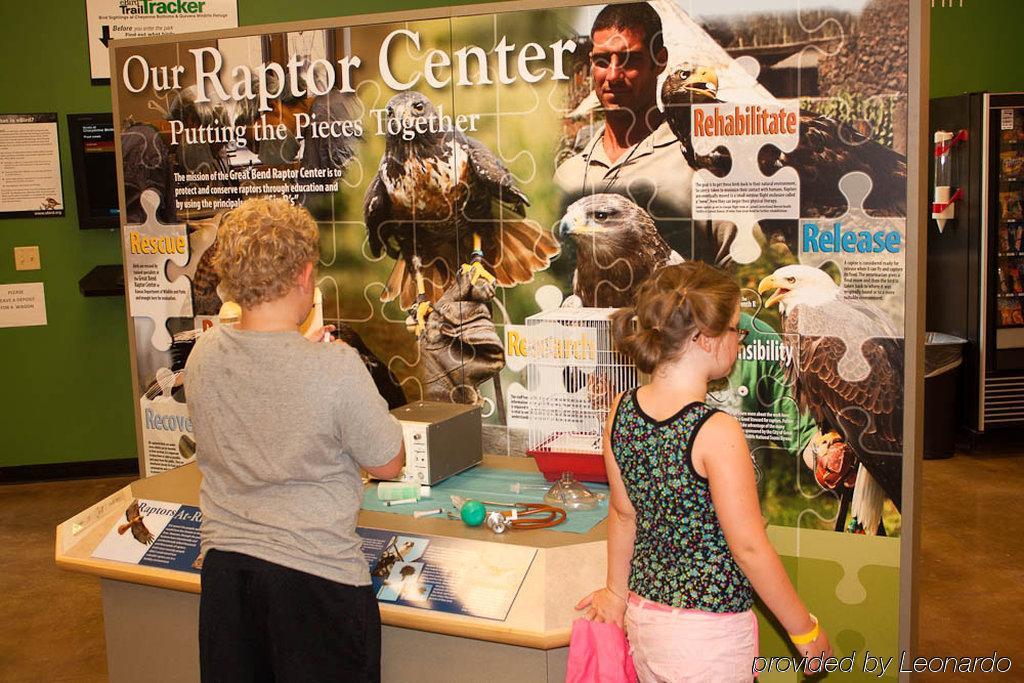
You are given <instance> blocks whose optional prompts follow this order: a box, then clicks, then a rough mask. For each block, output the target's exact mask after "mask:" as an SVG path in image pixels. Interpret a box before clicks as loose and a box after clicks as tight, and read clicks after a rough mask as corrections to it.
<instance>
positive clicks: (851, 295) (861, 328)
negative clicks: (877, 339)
mask: <svg viewBox="0 0 1024 683" xmlns="http://www.w3.org/2000/svg"><path fill="white" fill-rule="evenodd" d="M871 189H872V181H871V178H870V176H868V175H867V174H866V173H860V172H855V173H848V174H847V175H845V176H843V177H842V179H841V180H840V181H839V190H840V191H841V192H842V193H843V195H844V196H845V197H846V199H847V202H848V205H849V209H848V210H847V212H846V213H844V214H843V215H842V216H840V217H839V218H837V219H835V220H828V219H825V220H822V219H813V220H810V219H804V220H801V221H800V247H799V254H800V262H801V263H804V264H807V265H810V266H815V267H820V266H822V265H823V264H825V263H827V262H832V263H834V264H836V266H838V267H839V271H840V273H841V276H842V281H841V286H842V290H843V299H844V300H845V301H848V302H851V305H856V306H857V307H859V308H861V309H862V310H863V311H864V316H858V317H857V320H858V322H857V323H856V324H854V325H852V326H850V328H849V329H848V330H847V328H840V329H843V330H844V340H845V341H847V342H848V343H847V348H848V349H850V350H851V351H852V352H854V353H856V352H857V351H856V350H859V349H860V344H859V343H858V341H859V342H863V335H864V334H869V336H885V337H889V336H897V337H901V336H903V320H904V284H905V281H906V242H907V230H906V219H905V218H902V217H893V218H876V217H872V216H869V215H868V214H867V212H866V211H865V210H864V202H865V200H866V199H867V197H868V195H869V194H870V193H871ZM869 307H877V309H879V311H880V313H881V315H879V314H878V313H877V312H874V311H870V310H869ZM869 315H870V316H872V317H874V318H877V319H878V320H877V321H872V322H870V323H869V322H867V318H866V316H869ZM808 333H811V330H810V329H809V330H808ZM847 333H848V334H847ZM852 367H853V366H852V365H847V368H846V369H847V370H850V369H852ZM842 369H843V368H841V370H842Z"/></svg>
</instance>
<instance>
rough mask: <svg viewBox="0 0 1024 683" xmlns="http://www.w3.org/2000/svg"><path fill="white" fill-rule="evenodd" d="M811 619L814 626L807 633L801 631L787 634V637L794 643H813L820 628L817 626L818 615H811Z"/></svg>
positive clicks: (819, 632)
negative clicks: (796, 633)
mask: <svg viewBox="0 0 1024 683" xmlns="http://www.w3.org/2000/svg"><path fill="white" fill-rule="evenodd" d="M811 621H813V622H814V628H812V629H811V630H810V631H808V632H807V633H801V634H799V635H793V634H792V633H790V634H789V639H790V640H791V641H793V644H794V645H807V644H808V643H813V642H814V641H815V640H817V639H818V636H819V635H821V628H820V627H819V626H818V617H816V616H814V615H813V614H812V615H811Z"/></svg>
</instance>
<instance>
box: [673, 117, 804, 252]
mask: <svg viewBox="0 0 1024 683" xmlns="http://www.w3.org/2000/svg"><path fill="white" fill-rule="evenodd" d="M690 116H691V121H690V124H691V131H692V133H691V134H692V144H693V149H694V152H695V153H696V154H698V155H708V154H710V153H711V152H712V151H713V150H715V149H717V148H719V147H724V148H725V149H726V150H728V153H729V156H730V158H731V159H732V164H731V167H730V169H729V173H728V174H727V175H725V176H723V177H718V176H716V175H715V174H714V173H712V172H711V171H710V170H708V169H700V170H698V171H697V172H696V173H695V174H694V178H693V217H694V218H695V219H719V220H729V221H732V222H733V223H735V224H736V227H737V234H736V239H735V241H734V242H733V244H732V248H731V255H732V258H733V260H734V261H736V262H737V263H741V264H745V263H751V262H753V261H755V260H757V258H758V257H759V256H760V255H761V246H760V245H759V244H758V242H757V240H756V238H755V236H754V227H755V224H756V223H757V221H759V220H761V219H772V218H775V219H786V218H796V217H797V216H799V215H800V182H799V180H800V179H799V174H798V173H797V171H796V170H795V169H793V168H790V167H785V168H782V169H780V170H779V171H777V172H776V173H775V174H773V175H771V176H766V175H765V174H764V173H762V172H761V169H760V166H759V165H758V154H759V152H760V151H761V148H763V147H764V146H765V145H768V144H771V145H773V146H775V147H777V148H779V149H780V150H782V151H792V150H794V149H796V146H797V143H798V141H799V105H798V104H797V103H796V102H795V101H779V102H778V103H777V104H757V103H754V104H734V103H715V104H695V105H693V106H692V107H691V113H690Z"/></svg>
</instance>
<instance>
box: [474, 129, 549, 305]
mask: <svg viewBox="0 0 1024 683" xmlns="http://www.w3.org/2000/svg"><path fill="white" fill-rule="evenodd" d="M463 148H464V149H465V150H466V151H467V153H468V154H469V169H470V173H471V175H470V179H469V183H470V191H471V193H473V194H483V195H484V196H483V197H476V198H473V199H470V200H469V201H468V202H467V209H466V210H465V211H464V220H463V221H462V223H463V225H464V228H463V229H464V230H465V231H466V233H467V234H466V235H462V236H460V241H461V242H462V243H463V245H464V247H465V246H466V245H468V244H471V239H472V232H474V231H475V232H476V233H477V234H479V235H480V236H481V241H482V245H481V246H482V247H483V252H484V261H485V262H486V263H487V265H489V266H490V267H491V268H492V269H493V271H494V277H495V278H496V279H497V281H498V284H500V285H503V286H506V287H507V286H511V285H515V284H518V283H522V282H530V281H531V280H532V279H533V274H534V272H536V271H538V270H543V269H544V268H547V267H548V264H549V263H550V262H551V258H552V257H554V256H555V255H556V254H558V251H559V247H558V242H557V241H556V240H555V238H554V236H553V235H551V233H550V232H549V231H547V230H545V229H544V228H543V227H541V225H540V224H539V223H537V222H536V221H532V220H530V219H528V218H526V207H527V206H529V205H530V200H529V199H528V198H527V196H526V194H524V193H523V191H522V190H521V189H519V187H517V186H516V184H515V178H514V177H513V176H512V173H511V172H510V171H509V170H508V169H507V168H506V167H505V165H504V164H503V163H502V162H501V160H500V159H498V157H497V156H495V155H494V153H492V152H491V150H489V149H487V147H485V146H484V145H483V144H481V143H480V142H478V141H476V140H474V139H473V138H465V145H464V147H463ZM477 207H480V208H481V209H482V210H480V209H477ZM468 257H469V250H468V249H467V250H466V254H465V255H464V256H463V258H468Z"/></svg>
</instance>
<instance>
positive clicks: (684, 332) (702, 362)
mask: <svg viewBox="0 0 1024 683" xmlns="http://www.w3.org/2000/svg"><path fill="white" fill-rule="evenodd" d="M739 298H740V297H739V287H738V286H737V285H736V283H735V282H734V281H733V280H732V279H730V278H729V277H728V276H727V275H726V274H725V273H723V272H722V271H720V270H718V269H716V268H713V267H711V266H708V265H706V264H703V263H700V262H687V263H683V264H680V265H673V266H667V267H665V268H663V269H661V270H659V271H658V272H657V273H655V274H654V276H653V277H651V278H650V279H648V280H647V281H646V282H644V283H643V284H642V285H641V287H640V288H639V290H638V292H637V296H636V304H635V306H634V307H633V308H625V309H621V310H619V311H617V312H616V313H615V314H614V316H613V318H612V329H613V333H614V335H615V340H616V344H617V345H618V348H619V350H620V351H621V352H622V353H624V354H626V355H628V356H630V357H631V358H632V359H633V360H634V362H635V363H636V365H637V367H638V368H639V369H640V370H642V371H644V372H647V373H650V374H651V381H650V383H649V384H646V385H644V386H642V387H640V388H638V389H634V390H631V391H628V392H625V393H623V394H620V395H619V396H618V397H617V398H616V400H615V403H614V404H613V406H612V410H611V412H610V414H609V420H608V424H607V426H606V428H605V441H604V458H605V464H606V465H607V469H608V480H609V485H610V487H611V506H610V508H609V514H608V578H607V584H606V586H605V587H604V588H601V589H599V590H596V591H594V592H593V593H591V594H590V595H588V596H587V597H585V598H583V600H581V601H580V603H579V604H578V605H577V609H585V610H587V612H586V616H587V618H588V619H593V620H595V621H602V622H611V623H615V624H618V625H619V626H624V627H625V629H626V633H627V636H628V638H629V643H630V650H631V652H632V655H633V661H634V664H635V666H636V669H637V674H638V676H639V678H640V681H641V682H642V683H647V682H648V681H666V682H668V681H687V682H689V681H713V682H714V683H723V682H732V681H750V680H751V679H752V678H753V674H752V669H753V663H754V658H755V657H757V651H758V650H757V619H756V617H755V616H754V613H753V612H752V611H751V605H752V604H753V593H754V591H756V592H757V594H758V595H759V596H760V597H761V599H762V601H763V602H764V604H765V606H766V607H767V608H768V609H769V610H771V612H772V613H773V614H774V615H775V617H776V618H777V619H778V621H779V623H780V624H781V625H782V627H783V628H785V629H786V631H788V632H789V634H790V638H791V639H792V640H793V642H794V644H795V645H796V648H797V649H798V650H799V652H800V653H801V655H803V656H806V657H809V658H813V657H817V656H818V655H821V654H824V655H825V656H826V657H827V656H830V655H831V647H830V645H829V641H828V637H827V636H826V634H825V632H824V630H822V629H821V628H820V626H819V625H818V622H817V620H816V619H815V618H814V616H813V615H811V614H810V613H809V612H808V611H807V608H806V607H804V604H803V602H801V600H800V598H799V596H797V593H796V590H795V589H794V588H793V584H792V583H791V582H790V580H789V577H788V576H787V574H786V572H785V570H784V569H783V567H782V563H781V561H780V560H779V557H778V555H777V554H776V552H775V550H774V548H773V547H772V545H771V543H770V542H769V541H768V537H767V535H766V534H765V529H764V524H763V521H762V518H761V508H760V505H759V503H758V499H757V487H756V483H755V478H754V466H753V462H752V460H751V457H750V452H749V450H748V449H747V442H746V439H745V437H744V436H743V430H742V429H741V428H740V425H739V423H738V422H737V421H736V420H735V418H733V417H731V416H729V415H727V414H725V413H722V412H719V411H717V410H715V409H713V408H710V407H708V405H707V404H705V403H704V398H705V396H706V395H707V391H708V382H710V381H713V380H716V379H719V378H722V377H726V376H728V375H729V372H730V371H731V369H732V366H733V364H734V363H735V362H736V357H737V354H738V352H739V347H740V342H741V341H742V339H743V337H745V336H746V331H745V330H740V329H739V327H738V325H739V315H740V312H739ZM808 661H809V662H811V661H813V660H808Z"/></svg>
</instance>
